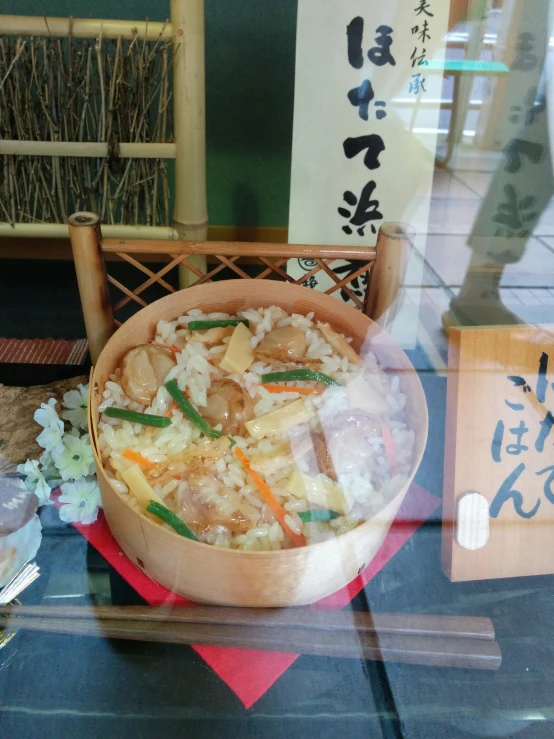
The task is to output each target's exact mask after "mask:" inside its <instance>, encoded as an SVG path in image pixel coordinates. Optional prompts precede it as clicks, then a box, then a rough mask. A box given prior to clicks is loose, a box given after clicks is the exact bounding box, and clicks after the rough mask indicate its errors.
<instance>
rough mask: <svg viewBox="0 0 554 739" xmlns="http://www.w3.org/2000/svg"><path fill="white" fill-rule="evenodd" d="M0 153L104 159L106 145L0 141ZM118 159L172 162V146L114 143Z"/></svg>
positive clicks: (99, 143) (95, 143)
mask: <svg viewBox="0 0 554 739" xmlns="http://www.w3.org/2000/svg"><path fill="white" fill-rule="evenodd" d="M0 154H7V155H15V156H30V157H41V156H42V157H52V156H56V157H90V158H92V159H97V158H105V157H108V156H109V154H110V152H109V145H108V144H107V143H104V142H101V141H98V142H96V141H92V142H84V141H19V140H17V139H16V140H8V139H0ZM117 154H118V157H119V158H120V159H175V144H172V143H167V144H163V143H152V144H143V143H128V144H118V152H117Z"/></svg>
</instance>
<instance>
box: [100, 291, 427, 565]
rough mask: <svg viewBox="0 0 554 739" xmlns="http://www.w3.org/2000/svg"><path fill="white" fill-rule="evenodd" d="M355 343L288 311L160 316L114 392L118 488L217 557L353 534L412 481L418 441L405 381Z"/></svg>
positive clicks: (105, 440)
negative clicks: (221, 551) (223, 551)
mask: <svg viewBox="0 0 554 739" xmlns="http://www.w3.org/2000/svg"><path fill="white" fill-rule="evenodd" d="M227 323H231V324H236V325H225V324H227ZM191 326H192V329H191ZM198 327H199V328H198ZM351 341H352V339H351V337H348V336H345V335H343V334H341V333H339V332H337V331H336V330H335V329H334V328H333V327H332V326H331V325H330V324H329V323H327V322H320V321H318V320H317V318H316V317H315V316H314V313H313V312H308V313H307V314H299V313H293V312H287V311H286V310H285V309H283V308H282V307H279V306H276V305H273V306H269V307H259V308H254V307H252V308H246V309H244V310H238V311H236V312H235V313H233V314H229V313H226V312H210V313H205V312H203V311H202V310H199V309H192V310H189V311H187V312H186V314H184V315H182V316H179V317H177V318H176V319H175V320H160V321H159V322H158V323H157V326H156V329H155V331H154V332H153V334H152V336H151V342H150V343H148V344H140V345H138V346H137V347H133V348H132V349H130V350H128V351H127V352H126V353H125V355H124V357H123V358H122V360H121V362H120V364H119V366H118V367H117V368H116V369H115V371H114V372H113V373H112V374H111V375H110V376H109V379H108V380H107V381H106V383H105V387H104V389H103V391H102V394H101V398H100V404H99V406H98V411H99V413H100V419H99V423H98V447H99V450H100V454H101V458H102V464H103V467H104V470H105V472H106V474H107V476H108V478H109V480H110V484H111V486H112V487H113V489H114V490H115V491H116V492H117V493H118V494H119V495H120V496H121V497H122V498H123V499H124V500H125V501H126V502H127V503H128V504H129V505H130V506H132V507H133V508H134V509H135V510H136V511H137V512H138V513H140V514H142V515H147V516H149V517H150V518H151V520H155V521H157V522H158V523H159V524H160V525H161V526H163V527H167V528H172V527H173V528H174V529H175V530H177V531H178V532H179V524H178V522H177V525H175V524H176V522H175V520H174V519H173V518H172V517H171V516H170V515H169V514H166V518H160V517H158V515H157V514H158V513H159V512H160V509H157V511H156V510H155V512H154V513H152V512H151V510H150V509H149V508H148V505H149V503H150V502H152V501H154V502H157V504H158V506H163V507H164V508H165V509H167V511H169V512H170V513H171V514H172V515H173V516H174V517H177V519H179V520H180V521H182V523H184V524H185V526H186V527H187V528H188V530H189V531H190V533H191V534H192V536H193V537H194V538H195V539H196V540H197V541H200V542H203V543H206V544H209V545H213V546H215V547H221V548H227V549H234V550H239V551H245V552H263V551H266V552H269V551H277V550H281V549H287V548H292V547H296V546H302V545H304V544H307V545H310V544H314V543H319V542H323V541H327V540H329V539H334V538H335V537H340V536H342V535H344V534H346V533H347V532H349V531H351V530H353V529H354V528H356V527H357V526H359V525H360V524H361V523H363V522H365V521H367V520H368V519H370V518H371V517H372V516H374V515H375V514H376V513H378V512H379V511H380V510H381V509H383V508H384V506H385V505H386V504H387V503H388V502H389V501H391V500H392V499H393V498H394V497H395V495H396V494H398V493H399V492H400V491H401V490H402V489H403V487H404V486H405V485H406V483H407V481H408V478H409V476H410V472H411V469H412V461H413V451H414V438H415V437H414V431H413V430H412V429H411V428H410V423H409V418H408V416H407V413H406V395H405V393H404V392H403V390H404V388H403V387H402V381H401V377H400V376H399V375H398V374H393V373H388V372H385V371H384V370H383V369H382V368H381V367H380V365H379V362H378V359H377V357H376V356H375V355H374V354H373V353H372V352H371V351H368V352H366V353H365V355H364V358H363V361H362V360H361V358H360V356H359V355H358V354H357V353H356V351H355V350H354V349H353V348H352V346H351V343H350V342H351ZM298 378H299V379H298ZM170 391H172V392H170ZM177 392H178V393H180V394H181V395H182V397H183V398H184V399H185V401H186V403H187V405H186V406H185V409H184V410H183V408H182V407H181V405H180V402H179V401H180V398H179V397H177V396H176V393H177ZM172 393H173V394H172ZM176 397H177V399H176ZM114 409H116V411H117V410H119V411H123V413H121V412H120V413H118V414H117V416H116V417H114V416H112V415H109V414H111V413H114ZM191 409H192V410H191ZM187 411H188V414H187ZM194 412H196V413H197V414H199V416H200V418H201V420H202V421H203V422H204V425H203V424H202V423H199V422H198V421H197V418H196V416H195V415H194ZM129 413H130V414H131V415H129ZM133 413H134V414H144V415H145V416H149V417H150V418H153V419H154V420H155V421H156V422H157V421H158V419H164V424H166V425H164V427H162V428H159V427H156V426H153V425H149V419H148V418H146V419H145V418H144V417H143V418H141V419H140V420H141V422H133V418H134V417H133V416H132V414H133ZM126 416H127V417H126ZM195 420H196V421H197V422H196V423H195ZM210 432H211V433H210ZM147 486H148V487H147ZM150 490H151V493H150ZM144 491H146V493H145V492H144ZM268 495H269V496H272V498H269V499H268ZM154 509H156V507H155V506H154ZM181 533H182V532H181ZM185 535H186V529H185Z"/></svg>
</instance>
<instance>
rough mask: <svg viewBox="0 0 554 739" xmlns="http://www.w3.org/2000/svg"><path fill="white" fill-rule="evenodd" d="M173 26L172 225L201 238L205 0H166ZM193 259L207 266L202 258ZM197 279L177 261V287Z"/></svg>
mask: <svg viewBox="0 0 554 739" xmlns="http://www.w3.org/2000/svg"><path fill="white" fill-rule="evenodd" d="M170 12H171V26H172V28H173V33H174V36H173V44H174V62H173V131H174V136H175V146H176V154H175V205H174V210H173V225H174V227H175V229H176V231H177V232H178V234H179V238H180V239H182V240H184V241H205V240H206V238H207V234H208V214H207V205H206V114H205V90H204V87H205V83H204V78H205V69H204V68H205V63H204V0H171V2H170ZM191 261H192V263H193V264H194V266H195V267H197V268H198V269H200V270H201V271H202V272H205V271H206V258H205V257H203V256H194V257H193V258H192V260H191ZM196 279H197V277H196V275H194V274H192V273H191V272H190V271H189V270H188V269H186V268H184V267H182V266H180V267H179V281H180V284H181V287H187V286H188V285H190V284H191V283H192V282H195V281H196Z"/></svg>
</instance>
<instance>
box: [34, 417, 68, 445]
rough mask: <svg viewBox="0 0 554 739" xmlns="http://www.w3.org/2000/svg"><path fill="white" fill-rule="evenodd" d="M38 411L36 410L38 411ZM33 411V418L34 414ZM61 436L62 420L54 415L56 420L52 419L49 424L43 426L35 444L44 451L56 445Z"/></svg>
mask: <svg viewBox="0 0 554 739" xmlns="http://www.w3.org/2000/svg"><path fill="white" fill-rule="evenodd" d="M38 412H39V411H37V413H38ZM37 413H35V420H36V415H37ZM62 437H63V421H60V419H59V418H58V417H57V416H56V420H55V421H53V422H52V423H51V424H50V426H47V427H46V428H44V429H43V430H42V431H41V433H40V434H39V435H38V436H37V444H40V446H41V447H42V448H43V449H46V451H50V450H51V449H53V448H54V447H55V446H58V445H59V443H60V442H61V440H62Z"/></svg>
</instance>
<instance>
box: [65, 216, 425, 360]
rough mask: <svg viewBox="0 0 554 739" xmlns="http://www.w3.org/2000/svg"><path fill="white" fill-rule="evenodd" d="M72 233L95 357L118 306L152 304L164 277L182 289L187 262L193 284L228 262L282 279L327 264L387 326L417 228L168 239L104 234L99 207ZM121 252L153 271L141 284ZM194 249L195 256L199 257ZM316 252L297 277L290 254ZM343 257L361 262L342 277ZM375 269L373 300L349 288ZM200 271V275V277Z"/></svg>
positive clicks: (74, 222)
mask: <svg viewBox="0 0 554 739" xmlns="http://www.w3.org/2000/svg"><path fill="white" fill-rule="evenodd" d="M68 224H69V235H70V239H71V247H72V250H73V257H74V260H75V268H76V271H77V280H78V283H79V292H80V295H81V303H82V306H83V314H84V317H85V326H86V331H87V338H88V341H89V348H90V354H91V358H92V361H93V362H96V360H97V359H98V357H99V356H100V353H101V351H102V349H103V347H104V345H105V344H106V342H107V340H108V338H109V337H110V336H111V334H112V333H113V332H114V331H115V329H116V327H117V326H118V325H120V324H119V322H118V321H116V319H115V317H114V313H117V311H118V310H120V309H121V308H123V307H124V306H126V305H127V304H129V303H131V302H134V303H137V304H138V305H139V306H141V307H145V306H146V305H147V302H146V301H145V299H144V296H143V293H144V291H145V290H146V289H147V288H149V287H151V286H152V285H154V284H155V283H157V284H158V285H161V286H162V287H163V288H164V289H165V290H166V291H167V292H168V293H174V292H176V289H175V288H174V287H173V286H172V285H170V284H169V283H168V282H167V281H166V280H165V279H164V277H165V275H167V273H168V272H169V271H170V270H171V269H173V268H174V267H180V268H185V269H187V270H188V271H189V273H190V275H191V280H190V282H191V284H195V285H200V284H203V283H205V282H211V281H212V278H213V277H215V276H216V275H217V274H218V273H220V272H221V271H222V270H223V269H225V268H229V269H231V270H232V271H233V272H234V273H235V274H236V275H237V276H238V277H240V278H242V279H264V278H267V277H272V278H277V279H281V280H283V281H286V282H289V283H295V284H302V283H303V282H305V281H306V280H307V279H309V278H310V277H311V276H313V275H314V274H317V273H318V272H320V271H323V272H325V273H326V274H327V275H329V276H330V277H331V278H332V279H333V283H334V284H333V286H332V287H330V288H329V289H328V290H327V291H326V292H327V293H328V294H333V293H335V292H337V291H338V290H344V291H345V293H346V294H347V296H348V297H350V298H351V299H352V301H353V302H354V303H355V305H356V306H357V307H358V308H359V309H360V310H362V311H363V312H364V313H365V314H366V315H368V316H369V317H370V318H372V319H373V320H374V321H379V323H380V324H381V325H382V326H383V325H384V324H390V323H391V322H392V320H393V318H394V315H395V313H396V308H397V306H398V302H399V301H398V300H397V297H398V293H399V291H400V288H401V285H402V283H403V280H404V275H405V272H406V267H407V264H408V258H409V254H410V249H411V246H412V242H413V236H414V232H413V229H412V228H411V227H410V226H407V225H405V224H399V223H385V224H383V225H382V226H381V229H380V230H379V236H378V239H377V244H376V246H375V247H372V248H368V247H345V246H335V247H331V246H312V245H302V244H262V243H249V242H248V243H245V242H232V241H210V242H207V241H204V240H201V241H163V240H138V239H137V240H135V239H133V240H129V241H125V240H121V239H106V240H103V239H102V237H101V233H100V224H99V218H98V216H96V215H95V214H94V213H75V214H74V215H72V216H71V217H70V218H69V220H68ZM107 253H115V254H117V255H118V256H120V257H121V258H122V259H123V260H125V261H126V262H127V263H129V264H131V265H133V266H134V267H136V269H137V270H139V271H140V272H142V273H143V274H144V275H145V276H146V278H147V279H145V280H144V282H143V283H142V284H141V285H139V286H138V287H135V288H134V290H131V289H129V288H127V287H126V286H125V285H123V284H122V283H121V282H119V281H118V280H116V279H115V278H113V277H111V276H110V275H108V273H107V270H106V263H105V260H104V254H107ZM141 254H150V255H151V254H157V255H159V256H160V259H161V261H163V260H164V259H165V260H167V259H169V260H170V261H169V262H168V263H167V264H166V265H164V267H163V268H162V269H160V270H159V271H158V272H154V271H153V270H152V269H150V268H149V267H147V266H145V265H144V264H142V263H141V262H140V255H141ZM207 256H213V257H214V258H215V262H216V266H214V267H211V266H210V269H209V270H208V271H206V272H205V271H204V270H203V269H202V265H201V264H200V265H199V264H198V262H197V261H194V258H195V259H196V260H198V259H202V260H206V258H207ZM191 257H192V259H191ZM240 257H250V258H256V259H257V260H258V262H259V263H260V264H261V265H262V271H261V273H260V274H258V275H256V277H255V278H251V275H249V274H247V273H246V272H245V271H244V270H243V269H242V268H241V267H240V266H239V265H237V264H236V262H237V260H238V259H239V258H240ZM298 257H308V258H310V259H311V260H313V262H314V266H313V269H312V270H311V271H310V272H307V273H306V274H305V275H303V276H302V277H301V278H300V279H299V280H295V279H293V278H292V277H291V276H290V275H288V274H287V272H286V271H285V269H283V267H284V266H285V264H286V262H287V261H288V259H292V258H298ZM336 259H348V260H350V261H358V262H360V267H359V269H356V270H355V271H354V273H352V274H350V275H349V276H348V277H346V278H344V279H342V280H341V279H340V278H339V277H337V275H335V273H334V272H333V271H332V270H331V268H330V266H329V265H330V263H331V262H332V261H334V260H336ZM368 270H369V271H370V279H369V284H368V287H367V291H366V297H365V301H362V300H360V299H359V298H358V297H357V296H356V295H354V294H353V293H352V292H351V291H350V290H349V288H348V284H349V283H350V282H351V281H352V280H354V279H355V278H356V277H359V276H360V275H362V274H364V273H365V272H367V271H368ZM194 278H196V279H194ZM110 284H112V285H113V286H114V287H116V288H118V289H119V290H120V291H121V292H122V293H123V295H124V297H123V298H122V300H120V301H119V303H117V304H116V305H115V306H112V304H111V302H110V294H109V285H110Z"/></svg>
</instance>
